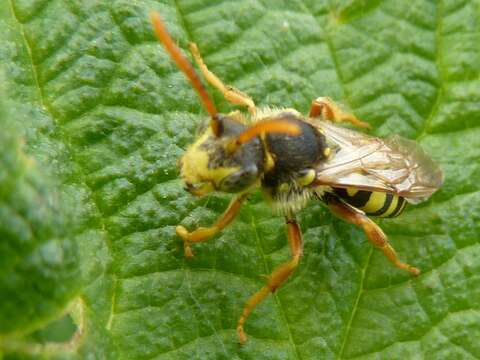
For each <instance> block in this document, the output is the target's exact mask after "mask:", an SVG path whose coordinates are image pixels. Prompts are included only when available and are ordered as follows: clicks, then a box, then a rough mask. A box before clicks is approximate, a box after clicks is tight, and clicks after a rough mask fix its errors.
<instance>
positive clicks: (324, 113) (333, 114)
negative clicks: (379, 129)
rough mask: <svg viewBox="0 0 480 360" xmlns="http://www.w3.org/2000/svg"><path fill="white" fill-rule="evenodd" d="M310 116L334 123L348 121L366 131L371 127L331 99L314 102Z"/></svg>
mask: <svg viewBox="0 0 480 360" xmlns="http://www.w3.org/2000/svg"><path fill="white" fill-rule="evenodd" d="M308 116H309V117H311V118H316V117H322V118H323V119H325V120H330V121H334V122H342V121H348V122H350V123H351V124H352V125H355V126H358V127H361V128H365V129H369V128H370V127H371V126H370V124H369V123H366V122H364V121H362V120H359V119H358V118H357V117H356V116H355V115H353V114H352V113H348V112H344V111H343V110H342V109H341V107H340V106H339V105H338V104H336V103H335V102H334V101H333V100H332V99H330V98H329V97H319V98H316V99H315V100H313V101H312V105H311V106H310V113H309V114H308Z"/></svg>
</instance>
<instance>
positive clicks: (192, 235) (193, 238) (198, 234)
mask: <svg viewBox="0 0 480 360" xmlns="http://www.w3.org/2000/svg"><path fill="white" fill-rule="evenodd" d="M247 197H248V194H242V195H239V196H236V197H235V198H233V199H232V201H231V202H230V205H228V208H227V210H225V212H224V213H223V214H222V216H221V217H220V218H219V219H218V220H217V221H216V222H215V224H213V225H212V226H210V227H199V228H197V229H195V230H193V231H191V232H189V231H188V230H187V229H185V227H183V226H181V225H178V226H177V228H176V232H177V235H178V236H180V237H181V238H182V239H183V246H184V251H185V256H186V257H189V258H190V257H193V252H192V249H191V248H190V243H192V242H202V241H207V240H208V239H210V238H211V237H212V236H214V235H216V234H217V233H219V232H220V231H222V230H223V229H224V228H225V227H226V226H228V225H229V224H230V223H231V222H232V221H233V220H234V219H235V217H236V216H237V214H238V212H239V211H240V208H241V206H242V203H243V201H244V200H245V199H246V198H247Z"/></svg>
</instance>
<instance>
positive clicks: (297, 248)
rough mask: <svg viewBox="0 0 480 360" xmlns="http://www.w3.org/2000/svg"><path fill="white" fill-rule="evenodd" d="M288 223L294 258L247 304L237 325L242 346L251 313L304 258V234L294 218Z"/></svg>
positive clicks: (273, 274)
mask: <svg viewBox="0 0 480 360" xmlns="http://www.w3.org/2000/svg"><path fill="white" fill-rule="evenodd" d="M286 221H287V229H288V242H289V244H290V250H291V252H292V258H291V260H290V261H287V262H285V263H283V264H281V265H280V266H279V267H277V268H276V269H275V270H274V271H273V272H272V273H271V274H270V276H269V277H268V282H267V284H266V285H265V286H263V287H262V288H261V289H260V290H259V291H257V292H256V293H255V294H254V295H252V296H251V297H250V299H248V301H247V302H246V303H245V306H244V307H243V311H242V316H240V319H239V320H238V324H237V334H238V337H239V340H240V344H245V342H246V341H247V336H246V335H245V331H244V330H243V325H244V324H245V321H247V318H248V316H249V315H250V313H251V312H252V311H253V309H255V307H256V306H257V305H258V304H259V303H261V302H262V301H263V300H264V299H265V298H266V297H267V295H268V294H270V293H273V292H275V290H277V289H278V288H279V287H280V286H281V285H282V284H283V282H284V281H285V280H287V279H288V277H289V276H290V274H291V273H293V271H294V270H295V269H296V268H297V266H298V264H299V262H300V257H301V256H302V252H303V243H302V232H301V231H300V227H299V226H298V223H297V221H296V220H295V218H294V217H293V216H292V217H286Z"/></svg>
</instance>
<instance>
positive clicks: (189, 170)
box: [180, 128, 240, 196]
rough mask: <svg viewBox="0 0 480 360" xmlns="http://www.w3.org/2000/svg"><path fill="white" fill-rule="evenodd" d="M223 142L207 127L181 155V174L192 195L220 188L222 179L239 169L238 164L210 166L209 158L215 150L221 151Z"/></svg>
mask: <svg viewBox="0 0 480 360" xmlns="http://www.w3.org/2000/svg"><path fill="white" fill-rule="evenodd" d="M223 143H225V141H222V139H216V138H215V137H214V136H213V134H212V131H211V129H210V128H208V129H207V130H206V131H205V132H204V133H203V134H202V135H201V136H200V137H199V138H198V140H197V141H195V143H193V144H192V145H191V146H190V147H189V148H188V149H187V151H186V153H185V154H184V155H183V156H182V158H181V160H180V164H181V170H180V171H181V176H182V178H183V180H184V181H185V185H186V187H187V190H188V191H189V192H190V193H192V194H193V195H196V196H203V195H205V194H208V193H210V192H212V191H215V190H220V189H221V183H222V180H223V179H225V178H226V177H228V176H229V175H232V174H233V173H235V172H237V171H239V170H240V167H239V166H232V167H224V166H219V167H216V166H212V160H211V159H212V158H213V157H214V156H215V151H217V152H223V150H222V149H223ZM219 155H220V154H219ZM217 156H218V155H217Z"/></svg>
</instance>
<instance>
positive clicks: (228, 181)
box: [220, 164, 258, 192]
mask: <svg viewBox="0 0 480 360" xmlns="http://www.w3.org/2000/svg"><path fill="white" fill-rule="evenodd" d="M257 177H258V168H257V165H255V164H252V165H249V166H246V167H244V168H242V169H241V170H239V171H237V172H234V173H233V174H231V175H228V176H227V177H226V178H224V179H223V180H222V181H221V183H220V189H221V190H222V191H225V192H239V191H242V190H244V189H245V188H247V187H249V186H250V185H252V184H253V183H254V182H255V181H256V180H257Z"/></svg>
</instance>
